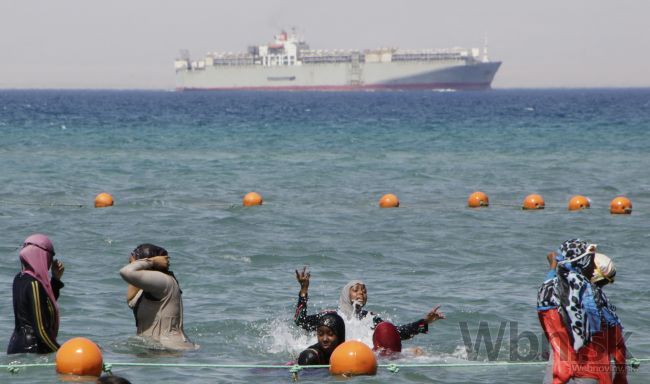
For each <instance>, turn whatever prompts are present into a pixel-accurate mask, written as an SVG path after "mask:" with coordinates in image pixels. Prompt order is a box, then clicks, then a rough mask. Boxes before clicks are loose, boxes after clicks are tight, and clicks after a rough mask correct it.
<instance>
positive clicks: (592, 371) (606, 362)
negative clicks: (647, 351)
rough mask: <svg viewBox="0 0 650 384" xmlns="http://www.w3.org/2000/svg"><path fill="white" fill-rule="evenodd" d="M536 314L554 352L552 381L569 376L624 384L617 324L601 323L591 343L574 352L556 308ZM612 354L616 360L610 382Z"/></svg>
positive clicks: (623, 357) (622, 350)
mask: <svg viewBox="0 0 650 384" xmlns="http://www.w3.org/2000/svg"><path fill="white" fill-rule="evenodd" d="M537 315H538V317H539V322H540V324H541V325H542V329H543V330H544V333H545V334H546V337H547V339H548V342H549V345H550V346H551V350H552V353H553V384H564V383H566V382H567V381H568V380H569V379H571V378H572V377H580V378H593V379H598V382H599V384H627V366H626V364H625V361H626V348H625V339H624V337H623V329H622V328H621V326H620V325H616V326H613V327H607V326H606V324H603V325H602V327H603V330H602V331H600V332H596V333H594V334H593V335H592V336H591V342H590V343H589V344H587V345H585V346H584V347H583V348H581V349H580V351H579V352H578V353H576V352H575V351H574V350H573V347H572V346H571V342H570V340H569V334H568V332H567V330H566V328H565V327H564V323H563V322H562V318H561V316H560V314H559V312H558V311H557V309H549V310H545V311H537ZM611 356H613V357H614V362H615V374H614V380H613V381H612V366H611V361H610V357H611Z"/></svg>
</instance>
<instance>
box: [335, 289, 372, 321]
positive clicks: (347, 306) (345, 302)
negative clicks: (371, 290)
mask: <svg viewBox="0 0 650 384" xmlns="http://www.w3.org/2000/svg"><path fill="white" fill-rule="evenodd" d="M357 284H362V285H366V284H365V283H364V282H363V281H361V280H352V281H350V282H349V283H347V284H345V285H344V286H343V288H342V289H341V296H340V297H339V312H341V313H342V314H343V315H345V317H346V318H347V319H348V320H349V319H351V318H352V315H353V314H355V313H356V312H358V311H360V310H361V308H362V307H363V304H362V303H359V302H355V303H356V305H353V303H352V301H351V300H350V288H352V287H354V286H355V285H357ZM355 307H356V308H355Z"/></svg>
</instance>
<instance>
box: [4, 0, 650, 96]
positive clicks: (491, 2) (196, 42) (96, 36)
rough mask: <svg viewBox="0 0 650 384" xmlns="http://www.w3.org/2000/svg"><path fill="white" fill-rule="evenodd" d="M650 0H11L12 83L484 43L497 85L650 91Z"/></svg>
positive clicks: (154, 74) (153, 82) (138, 78)
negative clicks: (252, 56) (203, 63)
mask: <svg viewBox="0 0 650 384" xmlns="http://www.w3.org/2000/svg"><path fill="white" fill-rule="evenodd" d="M649 19H650V0H615V1H604V0H544V1H533V0H446V1H439V0H412V1H409V0H402V1H396V0H325V1H313V0H255V1H254V0H238V1H226V0H196V1H191V0H188V1H178V0H174V1H167V0H128V1H127V0H110V1H95V0H34V1H32V0H0V60H1V61H0V88H158V89H172V88H174V70H173V60H174V58H175V57H176V56H177V55H178V51H179V49H182V48H184V49H188V50H189V51H190V54H191V55H192V57H193V58H199V57H202V56H203V55H204V54H205V53H206V52H207V51H242V50H245V49H246V46H248V45H254V44H261V43H265V42H268V41H270V40H271V39H272V37H273V35H274V34H276V33H277V32H278V31H279V29H281V28H287V29H288V28H291V27H296V28H297V29H298V30H299V31H300V32H301V34H302V35H303V36H304V37H305V39H306V40H307V41H308V43H309V44H310V46H311V47H312V48H315V49H318V48H330V49H333V48H342V49H355V48H357V49H358V48H378V47H400V48H446V47H454V46H461V47H482V46H483V40H484V36H486V35H487V37H488V42H489V53H490V57H491V58H492V59H495V60H500V61H503V64H502V66H501V69H500V70H499V72H498V73H497V75H496V78H495V80H494V83H493V87H494V88H513V87H649V86H650V20H649Z"/></svg>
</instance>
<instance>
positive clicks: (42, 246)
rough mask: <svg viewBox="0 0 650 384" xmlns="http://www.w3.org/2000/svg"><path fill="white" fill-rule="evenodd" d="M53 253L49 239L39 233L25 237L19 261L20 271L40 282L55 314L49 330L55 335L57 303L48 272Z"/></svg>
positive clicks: (57, 324)
mask: <svg viewBox="0 0 650 384" xmlns="http://www.w3.org/2000/svg"><path fill="white" fill-rule="evenodd" d="M54 255H55V252H54V246H53V245H52V242H51V241H50V239H48V237H47V236H45V235H41V234H39V233H37V234H34V235H31V236H29V237H28V238H26V239H25V242H24V243H23V247H22V249H21V250H20V261H21V263H22V265H23V269H22V273H24V274H27V275H29V276H31V277H33V278H34V279H36V280H37V281H38V282H39V283H40V284H41V286H42V287H43V289H45V292H46V293H47V296H48V297H49V298H50V302H51V303H52V306H53V307H54V312H55V316H54V321H53V322H52V326H51V328H52V329H51V331H52V333H53V334H54V335H57V334H58V332H59V304H58V303H57V302H56V297H55V296H54V290H53V289H52V285H51V283H50V273H49V271H50V268H51V267H52V261H53V258H54Z"/></svg>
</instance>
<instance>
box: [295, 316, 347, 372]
mask: <svg viewBox="0 0 650 384" xmlns="http://www.w3.org/2000/svg"><path fill="white" fill-rule="evenodd" d="M316 337H317V339H318V342H317V343H316V344H314V345H312V346H310V347H308V348H307V349H305V350H304V351H302V352H301V353H300V356H299V357H298V364H300V365H327V364H329V363H330V356H331V355H332V352H334V350H335V349H336V347H338V346H339V344H341V343H343V342H344V341H345V323H344V322H343V319H342V318H341V316H339V315H338V314H337V313H336V312H326V313H323V314H321V315H320V316H319V317H318V323H317V324H316Z"/></svg>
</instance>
